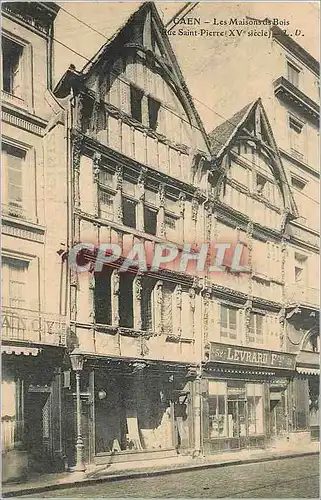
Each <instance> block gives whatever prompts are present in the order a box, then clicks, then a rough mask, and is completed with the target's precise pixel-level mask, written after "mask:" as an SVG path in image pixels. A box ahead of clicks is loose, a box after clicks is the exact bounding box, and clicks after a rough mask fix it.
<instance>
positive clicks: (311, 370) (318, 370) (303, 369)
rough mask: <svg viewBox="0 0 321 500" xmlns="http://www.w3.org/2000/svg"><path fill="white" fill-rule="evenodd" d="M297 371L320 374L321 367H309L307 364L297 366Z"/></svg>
mask: <svg viewBox="0 0 321 500" xmlns="http://www.w3.org/2000/svg"><path fill="white" fill-rule="evenodd" d="M296 371H297V372H298V373H302V374H304V375H320V368H308V367H305V366H297V367H296Z"/></svg>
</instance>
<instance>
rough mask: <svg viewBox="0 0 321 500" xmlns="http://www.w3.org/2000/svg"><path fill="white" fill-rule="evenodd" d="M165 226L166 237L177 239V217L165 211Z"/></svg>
mask: <svg viewBox="0 0 321 500" xmlns="http://www.w3.org/2000/svg"><path fill="white" fill-rule="evenodd" d="M164 226H165V233H166V238H168V239H169V240H173V241H175V240H176V236H177V217H175V216H174V215H170V214H168V213H165V216H164Z"/></svg>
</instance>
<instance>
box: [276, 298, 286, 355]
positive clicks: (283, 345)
mask: <svg viewBox="0 0 321 500" xmlns="http://www.w3.org/2000/svg"><path fill="white" fill-rule="evenodd" d="M285 318H286V316H285V308H284V307H282V309H281V310H280V312H279V317H278V319H279V325H280V329H279V333H280V348H281V351H285V350H286V320H285Z"/></svg>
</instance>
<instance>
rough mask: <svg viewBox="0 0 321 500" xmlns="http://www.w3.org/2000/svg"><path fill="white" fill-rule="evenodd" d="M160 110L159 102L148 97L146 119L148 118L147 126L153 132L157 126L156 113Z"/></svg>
mask: <svg viewBox="0 0 321 500" xmlns="http://www.w3.org/2000/svg"><path fill="white" fill-rule="evenodd" d="M159 108H160V102H159V101H156V99H153V98H152V97H150V96H149V97H148V118H149V126H150V128H152V129H153V130H156V129H157V125H158V113H159Z"/></svg>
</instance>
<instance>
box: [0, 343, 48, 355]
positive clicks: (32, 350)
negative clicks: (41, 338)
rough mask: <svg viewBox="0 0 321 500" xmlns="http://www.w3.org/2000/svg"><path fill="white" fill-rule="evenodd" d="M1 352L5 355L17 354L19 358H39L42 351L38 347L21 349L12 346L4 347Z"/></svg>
mask: <svg viewBox="0 0 321 500" xmlns="http://www.w3.org/2000/svg"><path fill="white" fill-rule="evenodd" d="M1 352H2V353H3V354H15V355H17V356H21V355H23V356H37V355H38V354H39V352H40V349H38V348H37V347H21V346H12V345H2V346H1Z"/></svg>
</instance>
